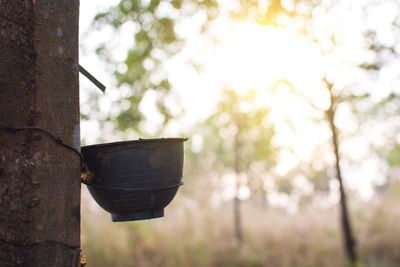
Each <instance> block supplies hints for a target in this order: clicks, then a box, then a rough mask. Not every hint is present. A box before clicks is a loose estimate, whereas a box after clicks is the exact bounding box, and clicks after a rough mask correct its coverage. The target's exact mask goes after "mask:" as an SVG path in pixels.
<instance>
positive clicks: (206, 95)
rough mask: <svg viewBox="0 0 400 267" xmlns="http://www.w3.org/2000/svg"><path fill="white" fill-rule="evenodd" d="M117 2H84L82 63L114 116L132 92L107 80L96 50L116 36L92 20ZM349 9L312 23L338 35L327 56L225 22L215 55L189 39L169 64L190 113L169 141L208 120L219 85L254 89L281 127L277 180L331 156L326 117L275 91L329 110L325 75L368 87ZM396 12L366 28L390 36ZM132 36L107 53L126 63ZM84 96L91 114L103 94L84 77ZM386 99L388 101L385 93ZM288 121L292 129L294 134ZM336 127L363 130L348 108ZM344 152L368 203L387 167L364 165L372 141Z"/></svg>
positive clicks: (301, 42) (349, 176)
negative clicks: (196, 63) (319, 155)
mask: <svg viewBox="0 0 400 267" xmlns="http://www.w3.org/2000/svg"><path fill="white" fill-rule="evenodd" d="M118 2H119V1H117V0H112V1H110V0H97V1H94V2H93V1H81V16H80V34H81V46H82V50H81V55H80V63H81V65H83V66H84V67H85V68H86V69H87V70H89V72H91V73H92V74H93V75H94V76H96V77H97V78H98V79H99V80H100V81H101V82H103V83H105V84H106V85H107V86H108V89H107V93H106V95H104V96H101V97H100V100H99V107H100V109H101V110H102V111H108V110H109V109H111V107H112V102H113V101H115V100H116V99H118V98H120V97H121V95H124V91H126V90H127V88H125V89H124V88H121V89H119V90H117V89H116V88H115V87H114V83H113V77H112V75H111V74H110V73H108V72H107V68H106V66H105V64H104V63H102V62H101V61H100V60H99V59H98V58H97V56H96V55H95V53H94V50H95V48H96V46H97V45H98V44H99V43H101V42H102V41H106V40H109V39H110V36H111V30H110V29H107V28H105V29H104V30H102V31H101V32H98V31H93V29H92V28H91V20H92V18H93V17H94V16H95V14H96V13H97V12H100V11H103V10H105V9H107V7H109V6H112V5H114V4H116V3H118ZM343 2H346V1H343ZM349 2H350V1H349ZM346 8H348V6H346V3H344V4H341V5H339V6H338V8H337V9H335V11H334V12H333V13H332V15H331V16H326V15H325V14H323V13H321V14H320V15H319V14H318V12H316V15H315V16H316V19H317V20H318V23H319V24H320V25H321V29H324V28H325V29H328V30H330V31H333V32H336V33H339V34H338V36H339V39H340V40H339V42H342V43H343V44H345V45H342V46H340V47H339V48H338V49H336V50H335V52H334V53H332V54H331V55H330V56H321V52H320V51H321V47H323V48H324V49H329V48H330V46H331V44H330V43H329V42H328V41H327V42H325V43H324V42H321V43H320V44H319V45H317V44H316V43H315V42H311V41H310V40H308V39H306V38H305V37H304V36H301V35H299V34H297V33H296V32H295V30H293V28H291V27H287V28H285V29H278V28H274V27H265V26H260V25H255V24H250V23H233V22H232V21H230V22H229V21H228V20H227V16H226V15H225V16H224V15H222V16H221V17H220V18H219V19H217V21H216V23H215V25H214V27H213V28H212V31H213V32H214V33H215V34H216V35H217V36H218V37H219V39H220V41H221V43H220V45H219V46H217V47H211V48H210V45H209V44H207V43H205V42H207V40H203V39H201V37H199V36H196V35H190V38H189V40H188V42H187V47H186V48H185V49H184V51H183V52H182V53H181V54H180V55H178V56H177V57H176V58H174V59H173V60H171V61H170V62H168V69H169V76H170V79H171V81H172V84H173V86H174V90H175V91H176V92H177V97H179V99H180V100H181V103H182V104H183V105H184V108H185V110H186V112H187V116H186V117H185V118H184V119H183V120H181V121H180V122H179V124H177V123H176V124H174V125H172V127H170V128H169V131H170V132H169V133H170V134H171V135H174V134H178V133H179V131H180V130H182V129H185V128H186V129H187V128H189V127H191V126H193V125H194V123H195V122H196V121H198V120H200V119H203V118H205V117H206V116H207V115H208V114H209V113H210V111H212V109H213V108H214V106H215V103H216V101H217V100H218V94H219V92H220V89H221V85H224V86H229V87H231V88H233V89H235V90H236V91H238V92H240V93H243V92H245V91H247V90H249V89H251V88H253V89H255V90H257V91H258V92H259V97H258V98H257V101H258V103H255V105H269V106H271V108H272V113H271V115H270V116H271V117H270V120H271V121H273V122H274V123H275V124H276V131H277V136H276V137H275V138H274V142H275V144H277V145H280V146H282V147H285V148H286V149H283V150H282V153H281V155H280V156H279V164H278V166H277V168H276V170H275V171H276V173H277V174H280V175H284V174H286V173H287V172H288V171H289V170H290V169H291V168H293V167H294V166H295V165H296V164H297V163H299V161H309V160H311V157H312V153H313V151H314V150H316V149H317V147H318V145H320V144H325V149H328V150H329V142H330V139H329V138H330V132H329V128H328V125H327V124H326V123H319V124H316V123H315V122H314V118H316V117H317V118H318V117H319V118H320V119H321V118H322V117H321V114H322V113H321V112H320V111H316V110H315V109H313V108H311V107H310V105H308V104H307V103H305V101H304V99H303V98H301V97H300V96H298V95H295V94H293V93H292V88H291V87H290V86H289V85H288V84H280V85H279V86H277V87H274V86H273V85H274V84H275V83H276V82H277V81H279V80H282V79H286V80H288V81H290V82H291V83H292V84H293V85H294V87H295V88H296V91H298V92H300V93H301V94H303V95H304V96H305V97H306V98H307V99H310V100H311V102H313V104H314V105H315V106H317V107H318V108H321V109H326V108H327V107H328V105H329V95H328V93H327V92H326V90H324V89H323V86H322V84H321V77H322V76H323V75H324V74H326V75H327V77H328V78H334V79H335V81H337V83H338V84H339V85H345V84H346V83H348V82H349V81H351V80H354V79H355V77H359V79H363V76H362V75H361V74H360V73H359V72H358V71H356V70H354V69H353V68H351V67H349V66H351V65H352V64H354V63H355V62H356V63H357V62H358V61H359V60H360V58H363V57H365V54H363V53H365V52H363V51H362V49H361V48H360V45H361V27H362V25H363V21H362V14H361V12H360V10H361V9H359V8H357V7H356V8H353V9H352V11H351V13H350V15H349V14H348V13H344V12H343V10H344V9H346ZM392 9H393V8H392ZM392 9H391V7H390V6H388V7H386V8H385V7H383V8H382V10H380V11H379V12H375V13H374V14H375V15H374V16H373V17H372V18H370V21H369V23H374V22H379V25H378V26H377V27H381V28H382V29H386V28H387V24H388V23H389V22H390V20H389V18H388V17H391V16H392V17H393V16H394V15H395V13H394V14H392V13H393V12H391V10H392ZM343 14H345V15H343ZM379 14H381V15H379ZM382 14H385V16H382ZM382 18H387V21H386V22H385V20H384V21H382V20H381V19H382ZM371 21H372V22H371ZM199 22H201V20H200V19H198V18H196V17H193V18H191V21H190V23H187V22H186V24H187V25H186V26H185V25H178V28H177V30H178V31H180V32H182V33H183V34H188V33H189V32H190V28H191V27H192V25H194V24H196V23H199ZM191 23H193V24H191ZM343 25H346V29H344V28H340V27H342V26H343ZM374 25H375V24H374ZM131 32H132V28H130V26H129V25H127V26H126V27H125V28H123V33H124V34H122V37H121V36H120V38H119V39H118V38H117V39H113V40H109V41H108V42H109V44H110V45H112V46H114V47H117V48H118V49H114V50H115V51H114V54H113V56H114V57H115V58H117V59H120V60H123V59H124V56H125V52H126V49H127V48H128V46H129V45H130V44H132V38H133V35H132V34H131ZM380 32H382V35H383V37H382V38H383V39H384V40H386V42H388V43H390V42H391V39H390V35H389V34H388V33H387V31H385V30H381V31H380ZM314 34H315V36H316V38H318V39H321V40H325V39H326V38H325V36H324V34H325V32H324V31H323V30H322V31H319V32H318V31H316V32H315V33H314ZM210 51H211V52H210ZM193 55H198V56H199V57H200V58H202V63H203V64H204V66H205V72H204V73H202V74H199V73H197V72H196V71H195V70H194V69H193V68H190V67H188V65H187V64H186V60H187V59H188V58H190V57H192V56H193ZM81 91H82V92H81V103H83V105H82V112H83V113H87V114H90V110H87V109H88V107H87V106H85V105H84V103H85V102H86V101H88V99H89V95H90V93H98V94H100V91H98V90H97V89H96V88H95V87H94V85H92V84H91V83H90V82H88V81H87V80H86V79H85V78H84V77H81ZM381 94H383V95H384V93H382V92H381ZM379 97H382V96H379V95H378V96H377V98H379ZM145 100H146V101H148V103H151V102H152V101H153V100H152V95H151V94H150V95H149V96H147V98H146V99H145ZM115 112H117V111H115ZM146 113H147V114H150V115H149V116H150V117H152V118H153V120H154V121H155V125H151V124H150V125H147V126H148V127H149V129H151V127H155V126H156V124H157V122H158V120H159V118H158V117H157V113H156V112H155V111H154V110H151V109H147V110H146ZM89 117H90V116H89ZM97 119H99V117H95V118H93V116H92V120H90V121H88V122H83V123H82V137H83V138H84V139H85V140H86V142H87V143H94V142H96V139H97V138H98V137H99V134H100V132H104V131H105V130H104V129H98V123H97V122H96V120H97ZM100 119H101V117H100ZM287 120H290V121H291V122H292V124H293V125H292V126H291V127H290V126H289V125H288V123H287ZM337 124H338V126H339V128H340V129H341V130H345V129H346V130H348V131H349V134H354V133H355V132H356V131H357V130H358V127H357V124H356V122H355V120H354V119H353V117H352V115H351V109H350V108H349V107H348V108H346V107H344V108H342V109H341V110H340V112H338V118H337ZM113 138H118V137H113V136H112V135H109V136H107V137H106V139H109V141H112V139H113ZM374 138H375V139H378V140H379V139H380V138H381V139H382V138H383V137H382V136H381V135H379V134H377V135H376V136H375V137H374ZM326 144H328V146H327V147H326ZM342 150H343V151H342V152H343V154H345V155H349V158H356V159H358V160H359V161H360V164H351V163H349V162H343V166H344V176H345V179H346V182H347V183H348V184H349V185H350V186H351V188H353V189H358V190H359V192H360V194H361V196H362V197H364V198H366V199H367V198H370V197H371V196H372V187H371V185H372V182H373V181H376V180H378V181H379V180H382V179H383V177H382V176H383V175H384V172H382V169H383V168H384V164H383V163H382V162H381V161H380V160H379V159H377V158H374V157H369V158H368V159H367V160H365V158H366V157H367V156H368V155H369V153H370V150H369V146H368V136H360V137H358V138H354V139H352V141H351V142H345V143H343V147H342ZM324 160H326V161H327V162H332V161H333V156H332V154H331V153H326V154H325V156H324ZM300 180H301V179H300ZM299 183H301V182H299ZM307 190H308V189H307ZM242 191H243V192H245V191H246V190H245V189H243V190H242ZM335 201H337V198H335Z"/></svg>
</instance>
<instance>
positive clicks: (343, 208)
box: [326, 82, 357, 266]
mask: <svg viewBox="0 0 400 267" xmlns="http://www.w3.org/2000/svg"><path fill="white" fill-rule="evenodd" d="M326 84H327V85H328V89H329V92H330V98H331V104H330V107H329V109H328V110H327V117H328V121H329V127H330V129H331V132H332V143H333V149H334V153H335V158H336V166H335V168H336V178H337V179H338V181H339V192H340V220H341V227H342V232H343V241H344V246H345V250H346V256H347V259H348V261H349V263H350V264H351V265H352V266H354V265H355V264H356V262H357V253H356V249H355V245H356V244H355V239H354V237H353V233H352V230H351V224H350V216H349V212H348V209H347V202H346V194H345V190H344V185H343V179H342V173H341V168H340V156H339V143H338V138H337V129H336V126H335V123H334V119H335V107H334V105H335V99H334V97H333V95H332V84H331V83H328V82H326Z"/></svg>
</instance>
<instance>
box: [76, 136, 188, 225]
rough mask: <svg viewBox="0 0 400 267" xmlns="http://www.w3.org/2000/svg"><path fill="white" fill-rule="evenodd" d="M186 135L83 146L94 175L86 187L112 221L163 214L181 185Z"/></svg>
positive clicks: (87, 163)
mask: <svg viewBox="0 0 400 267" xmlns="http://www.w3.org/2000/svg"><path fill="white" fill-rule="evenodd" d="M186 140H187V139H184V138H160V139H140V140H134V141H124V142H115V143H106V144H99V145H91V146H84V147H82V155H83V160H84V163H85V164H86V165H87V167H88V170H89V171H90V172H91V173H92V174H94V180H92V181H90V182H89V183H88V184H87V186H88V189H89V192H90V193H91V195H92V196H93V198H94V199H95V200H96V202H97V203H98V204H99V205H100V206H101V207H102V208H103V209H105V210H106V211H108V212H110V213H111V217H112V220H113V221H130V220H143V219H151V218H157V217H162V216H163V214H164V207H166V206H167V205H168V204H169V203H170V202H171V200H172V199H173V198H174V196H175V194H176V192H177V190H178V187H179V186H180V185H182V184H183V183H182V182H181V179H182V170H183V142H184V141H186Z"/></svg>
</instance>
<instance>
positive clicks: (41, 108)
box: [0, 0, 80, 266]
mask: <svg viewBox="0 0 400 267" xmlns="http://www.w3.org/2000/svg"><path fill="white" fill-rule="evenodd" d="M78 19H79V0H26V1H22V0H18V1H4V0H3V1H2V0H0V55H1V61H0V127H1V129H0V147H1V153H0V266H79V255H80V174H79V173H80V157H79V155H78V153H76V151H74V150H73V149H70V148H68V147H67V146H64V145H61V143H62V142H63V143H65V144H67V145H69V146H70V147H72V148H75V149H76V150H79V149H80V136H79V129H80V127H79V81H78ZM7 127H11V128H7ZM27 127H30V128H27ZM12 128H19V129H18V130H17V131H16V130H15V129H14V131H13V130H12ZM38 128H40V129H43V130H44V131H43V130H38ZM46 132H47V133H46ZM52 135H53V136H55V137H57V138H54V137H52ZM61 140H62V141H61Z"/></svg>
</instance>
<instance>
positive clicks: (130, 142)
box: [81, 137, 188, 149]
mask: <svg viewBox="0 0 400 267" xmlns="http://www.w3.org/2000/svg"><path fill="white" fill-rule="evenodd" d="M187 140H188V138H187V137H162V138H148V139H147V138H139V139H137V140H126V141H116V142H110V143H101V144H93V145H87V146H82V147H81V148H82V149H88V148H97V147H107V146H115V145H127V144H140V143H160V142H165V141H167V142H170V141H172V142H174V141H176V142H178V141H180V142H185V141H187Z"/></svg>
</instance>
